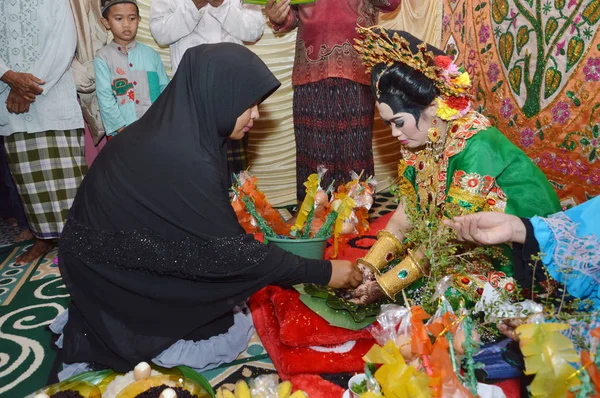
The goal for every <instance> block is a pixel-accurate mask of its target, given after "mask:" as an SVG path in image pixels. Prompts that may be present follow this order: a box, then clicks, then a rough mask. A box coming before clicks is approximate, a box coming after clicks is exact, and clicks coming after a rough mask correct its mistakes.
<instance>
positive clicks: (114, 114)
mask: <svg viewBox="0 0 600 398" xmlns="http://www.w3.org/2000/svg"><path fill="white" fill-rule="evenodd" d="M94 71H95V73H96V96H97V97H98V106H99V107H100V116H101V117H102V123H103V124H104V129H105V130H106V135H107V136H111V135H115V134H116V133H117V132H118V131H119V130H120V129H121V128H123V127H125V125H126V123H125V120H124V119H123V116H121V111H120V110H119V105H118V103H117V98H116V97H115V94H114V93H113V90H112V87H111V74H110V70H109V69H108V65H107V64H106V62H104V61H103V60H102V59H100V58H98V57H96V58H95V59H94Z"/></svg>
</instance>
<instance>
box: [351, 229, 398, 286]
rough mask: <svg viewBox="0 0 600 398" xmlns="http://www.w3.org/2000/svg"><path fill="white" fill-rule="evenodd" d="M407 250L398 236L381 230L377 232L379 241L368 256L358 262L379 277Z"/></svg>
mask: <svg viewBox="0 0 600 398" xmlns="http://www.w3.org/2000/svg"><path fill="white" fill-rule="evenodd" d="M405 249H406V248H405V246H404V245H403V244H402V242H400V240H399V239H398V238H397V237H396V235H394V234H392V233H391V232H388V231H384V230H381V231H379V232H377V241H376V242H375V244H374V245H373V246H371V248H370V249H369V252H368V253H367V255H366V256H364V257H363V258H359V259H358V260H356V262H357V263H358V264H362V265H365V266H367V267H369V268H370V269H371V270H372V271H373V272H374V273H375V274H376V275H377V274H380V273H381V270H383V269H384V268H385V266H386V265H388V264H389V263H390V261H394V260H395V259H397V258H399V257H400V256H402V255H403V254H404V251H405Z"/></svg>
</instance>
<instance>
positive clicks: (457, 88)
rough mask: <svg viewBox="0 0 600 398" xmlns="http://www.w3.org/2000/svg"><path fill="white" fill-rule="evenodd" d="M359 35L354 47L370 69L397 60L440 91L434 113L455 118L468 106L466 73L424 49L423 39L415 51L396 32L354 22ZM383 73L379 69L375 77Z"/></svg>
mask: <svg viewBox="0 0 600 398" xmlns="http://www.w3.org/2000/svg"><path fill="white" fill-rule="evenodd" d="M356 29H357V31H358V33H359V34H360V36H361V38H360V39H354V41H355V42H356V45H355V46H354V48H355V49H356V51H357V52H358V54H359V55H360V56H361V58H362V61H363V63H364V65H365V67H366V69H367V72H368V71H370V70H371V69H372V68H373V67H374V66H375V65H377V64H384V65H387V66H388V67H389V66H391V65H392V64H393V63H394V62H400V63H403V64H405V65H408V66H410V67H411V68H413V69H414V70H416V71H419V72H421V73H422V74H424V75H425V76H426V77H427V78H429V79H430V80H431V81H432V82H433V84H434V85H435V87H436V88H437V89H438V90H439V91H440V93H441V95H442V97H444V98H439V97H438V102H440V101H441V102H440V108H441V109H439V111H438V116H440V117H441V118H442V119H444V120H450V119H455V118H457V117H459V116H462V115H464V114H465V113H466V112H468V111H469V110H470V109H471V101H470V95H469V93H468V90H469V89H470V88H471V79H470V78H469V74H468V73H467V72H465V71H464V70H462V69H461V68H458V67H457V66H456V65H455V64H454V63H453V62H452V59H451V58H450V57H448V56H445V55H441V56H434V54H433V52H431V51H428V50H427V44H426V43H420V44H418V45H417V51H416V52H414V53H413V51H412V50H411V48H410V43H409V42H408V40H406V39H405V38H404V37H402V36H400V35H399V34H398V33H397V32H394V34H393V35H392V36H391V37H390V35H389V34H388V32H387V31H386V30H385V29H384V28H382V27H381V26H372V27H370V28H363V27H361V26H358V27H357V28H356ZM384 73H385V71H383V72H382V73H381V74H380V75H379V78H381V76H382V75H383V74H384ZM375 90H376V92H377V96H379V79H377V83H376V84H375Z"/></svg>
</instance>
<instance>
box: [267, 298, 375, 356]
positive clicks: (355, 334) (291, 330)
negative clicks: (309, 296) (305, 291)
mask: <svg viewBox="0 0 600 398" xmlns="http://www.w3.org/2000/svg"><path fill="white" fill-rule="evenodd" d="M271 303H272V305H273V306H274V309H275V314H276V315H277V320H278V321H279V327H280V329H281V333H280V335H279V338H280V341H281V342H282V343H283V344H285V345H288V346H291V347H306V346H314V345H335V344H343V343H345V342H347V341H350V340H359V339H369V340H371V341H372V342H374V341H373V337H372V336H371V333H369V332H368V331H367V330H364V329H363V330H360V331H352V330H348V329H344V328H339V327H335V326H331V325H330V324H329V323H328V322H327V321H326V320H325V319H323V318H321V317H320V316H315V313H314V312H313V311H312V310H311V309H310V308H308V307H307V306H306V305H304V303H302V301H300V293H298V292H297V291H295V290H290V289H279V290H277V291H274V292H273V294H272V296H271Z"/></svg>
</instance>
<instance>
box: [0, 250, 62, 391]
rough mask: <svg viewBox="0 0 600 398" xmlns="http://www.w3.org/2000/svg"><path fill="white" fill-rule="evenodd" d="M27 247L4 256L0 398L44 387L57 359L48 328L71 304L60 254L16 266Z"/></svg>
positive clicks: (0, 273)
mask: <svg viewBox="0 0 600 398" xmlns="http://www.w3.org/2000/svg"><path fill="white" fill-rule="evenodd" d="M27 247H28V246H27V245H25V246H20V247H17V248H15V249H13V250H11V251H8V252H4V253H2V254H0V260H1V261H2V262H1V263H0V277H1V278H2V279H0V289H1V290H0V291H1V293H0V347H1V348H0V397H7V398H8V397H10V398H22V397H25V396H26V395H28V394H30V393H32V392H33V391H35V390H37V389H39V388H40V387H43V386H44V385H46V381H47V379H48V375H49V374H50V369H51V368H52V364H53V361H54V358H55V353H54V351H53V350H52V349H51V348H50V344H51V340H52V333H51V332H50V330H49V329H48V325H49V324H50V323H51V322H52V320H53V319H54V318H55V317H56V316H57V315H58V314H59V313H61V312H62V311H63V310H64V309H65V308H66V306H67V303H68V297H69V295H68V294H67V292H66V289H65V287H64V285H63V284H62V280H61V279H60V277H59V272H58V267H57V266H56V265H55V264H54V263H53V260H54V258H55V257H56V250H54V251H52V252H50V253H48V254H47V255H46V256H45V257H44V258H42V259H40V260H39V261H36V262H35V263H31V264H26V265H23V266H16V265H15V264H14V259H15V257H16V256H18V255H19V254H20V253H21V252H22V251H23V250H24V249H26V248H27Z"/></svg>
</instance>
